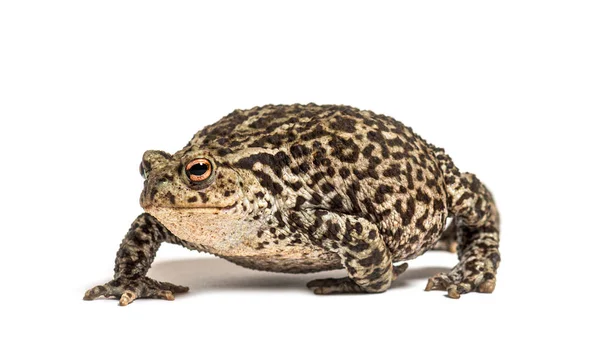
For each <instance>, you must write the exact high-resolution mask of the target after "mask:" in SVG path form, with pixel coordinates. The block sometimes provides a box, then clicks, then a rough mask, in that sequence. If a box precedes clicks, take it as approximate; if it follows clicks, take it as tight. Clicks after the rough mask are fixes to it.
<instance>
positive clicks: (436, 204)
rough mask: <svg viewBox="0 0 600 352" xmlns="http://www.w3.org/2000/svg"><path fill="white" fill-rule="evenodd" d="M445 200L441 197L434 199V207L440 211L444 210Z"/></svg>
mask: <svg viewBox="0 0 600 352" xmlns="http://www.w3.org/2000/svg"><path fill="white" fill-rule="evenodd" d="M444 208H445V207H444V202H443V201H442V200H440V199H436V200H434V201H433V209H435V210H438V211H442V210H444Z"/></svg>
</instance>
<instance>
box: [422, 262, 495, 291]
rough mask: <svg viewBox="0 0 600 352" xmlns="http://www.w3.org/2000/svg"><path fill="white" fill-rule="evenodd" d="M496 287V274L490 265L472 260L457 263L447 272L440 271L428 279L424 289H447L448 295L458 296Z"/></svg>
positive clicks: (492, 289)
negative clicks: (462, 263)
mask: <svg viewBox="0 0 600 352" xmlns="http://www.w3.org/2000/svg"><path fill="white" fill-rule="evenodd" d="M495 287H496V274H495V269H494V267H493V266H492V265H486V263H485V262H484V261H478V260H473V261H471V262H467V263H465V265H461V264H459V265H458V266H456V267H455V268H454V269H452V271H451V272H450V273H448V274H446V273H440V274H437V275H435V276H433V277H431V278H430V279H429V281H428V282H427V287H425V291H431V290H442V291H448V297H450V298H460V295H461V294H464V293H468V292H481V293H492V292H493V291H494V288H495Z"/></svg>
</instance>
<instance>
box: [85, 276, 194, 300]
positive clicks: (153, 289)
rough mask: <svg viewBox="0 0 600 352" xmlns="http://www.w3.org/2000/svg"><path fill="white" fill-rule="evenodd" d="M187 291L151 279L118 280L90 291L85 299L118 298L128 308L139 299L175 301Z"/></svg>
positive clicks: (180, 287) (187, 289) (184, 287)
mask: <svg viewBox="0 0 600 352" xmlns="http://www.w3.org/2000/svg"><path fill="white" fill-rule="evenodd" d="M187 291H189V288H188V287H186V286H179V285H174V284H171V283H169V282H161V281H156V280H153V279H151V278H149V277H143V278H141V279H137V280H132V281H130V280H124V279H116V280H111V281H109V282H108V283H106V284H104V285H98V286H96V287H94V288H91V289H89V290H88V291H87V292H86V293H85V295H84V296H83V299H84V300H86V301H91V300H93V299H95V298H98V297H100V296H104V297H117V298H119V305H120V306H126V305H128V304H129V303H131V302H133V301H134V300H135V299H137V298H160V299H166V300H168V301H172V300H174V299H175V296H174V294H175V293H183V292H187Z"/></svg>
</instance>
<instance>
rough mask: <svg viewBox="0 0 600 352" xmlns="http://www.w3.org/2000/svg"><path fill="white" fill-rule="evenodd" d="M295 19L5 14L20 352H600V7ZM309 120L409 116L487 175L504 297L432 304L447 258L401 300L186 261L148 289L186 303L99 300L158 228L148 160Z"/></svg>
mask: <svg viewBox="0 0 600 352" xmlns="http://www.w3.org/2000/svg"><path fill="white" fill-rule="evenodd" d="M288 3H289V2H285V3H284V2H273V3H270V4H267V3H262V2H261V3H259V2H257V1H248V2H246V3H229V2H224V1H220V2H218V5H217V2H211V3H206V4H199V3H198V2H177V3H175V2H155V1H140V2H129V1H103V2H94V3H92V2H83V1H71V2H67V1H52V2H50V1H43V2H42V1H40V2H37V3H35V2H30V1H11V2H9V1H5V2H2V4H1V5H0V116H1V126H0V143H1V148H2V149H1V150H2V172H1V173H0V178H1V179H0V181H1V184H2V185H3V187H2V193H1V194H2V237H3V241H2V247H1V253H2V254H1V255H0V261H1V263H0V264H1V266H0V267H1V268H2V269H1V270H2V280H1V281H0V285H1V287H2V289H1V291H0V292H2V296H1V297H2V301H1V302H0V304H2V308H1V313H0V322H1V323H2V329H1V331H2V333H1V335H2V338H1V339H0V349H1V350H3V351H16V350H28V351H31V350H65V351H90V350H91V351H95V350H103V351H106V350H109V349H110V350H145V349H147V350H159V349H160V350H172V351H181V350H210V351H212V350H214V351H220V350H227V349H231V350H257V351H258V350H278V351H279V350H283V351H286V350H315V351H326V350H332V351H333V350H335V351H337V350H357V351H358V350H364V351H373V352H375V351H383V350H402V351H410V350H416V349H418V350H436V351H441V350H443V351H449V350H461V351H465V350H484V351H487V350H492V351H496V350H497V351H507V350H511V348H512V350H514V349H515V348H518V349H519V350H521V349H523V350H536V351H537V350H543V349H546V348H549V347H552V348H556V349H568V350H577V351H583V350H592V349H594V348H597V342H596V341H593V340H592V338H593V335H592V334H593V332H594V331H596V329H592V325H594V324H595V322H593V321H588V320H587V318H595V317H597V315H598V304H597V299H596V297H595V295H596V294H597V292H598V291H597V285H598V284H597V282H598V280H597V270H595V267H596V262H597V261H596V260H595V259H596V258H597V253H598V235H600V234H599V233H598V226H597V216H598V210H600V209H599V204H600V203H599V197H600V194H599V193H600V192H599V191H598V176H597V175H598V174H597V172H596V170H597V163H598V157H599V154H598V152H599V151H600V148H598V142H597V141H598V139H597V135H598V132H599V129H598V127H597V125H596V122H597V119H598V117H599V113H600V105H599V100H598V99H599V97H600V86H599V82H600V70H599V68H600V65H599V64H598V63H599V62H600V52H599V46H598V43H599V33H600V25H599V21H598V18H599V17H600V12H599V8H598V4H597V2H593V1H589V2H584V1H563V2H559V1H538V2H535V1H502V2H494V4H490V2H481V1H468V2H463V1H458V2H457V1H452V2H446V1H441V2H429V1H427V2H412V3H411V4H399V3H398V4H392V3H391V2H390V3H382V2H369V4H368V5H367V3H366V2H364V4H362V5H358V4H355V3H351V2H349V1H344V2H337V3H334V2H331V3H329V4H323V3H317V2H311V1H302V2H298V3H297V4H295V5H291V4H288ZM311 101H313V102H316V103H344V104H349V105H354V106H357V107H360V108H364V109H370V110H374V111H376V112H380V113H384V114H387V115H391V116H394V117H396V118H398V119H400V120H402V121H403V122H404V123H406V124H407V125H409V126H412V127H413V128H414V129H415V130H416V131H417V132H418V133H419V134H421V135H422V136H424V137H425V138H426V139H427V140H428V141H430V142H433V143H435V144H437V145H439V146H443V147H445V148H446V150H447V151H448V152H449V153H450V154H451V155H452V157H453V158H454V160H455V162H456V164H457V165H458V166H459V167H460V168H461V169H462V170H464V171H472V172H475V173H477V174H478V176H479V177H480V178H481V179H482V180H483V181H484V182H485V183H486V184H487V185H488V186H489V187H490V188H491V190H492V191H493V193H494V194H495V196H496V198H497V201H498V205H499V208H500V211H501V215H502V221H503V222H502V240H501V252H502V265H501V267H500V271H499V275H498V286H497V290H496V292H494V293H493V294H492V295H482V294H469V295H466V296H463V297H462V298H461V299H460V300H458V301H455V300H451V299H448V298H446V297H444V294H443V293H441V292H423V288H424V287H425V283H426V280H427V277H428V276H429V275H431V274H433V273H435V272H436V271H438V270H439V269H449V268H450V267H451V266H452V265H454V264H455V263H456V259H455V258H454V256H452V255H450V254H446V253H433V254H432V253H429V254H426V255H425V256H423V257H421V258H419V259H417V260H415V261H413V262H411V263H410V267H409V270H408V271H407V273H406V274H405V275H403V276H402V277H401V278H400V279H399V280H398V282H397V283H396V285H395V287H394V288H393V289H391V290H390V291H388V292H387V293H384V294H381V295H363V296H355V295H353V296H333V297H319V296H314V295H312V294H311V293H310V291H308V290H307V289H305V288H304V284H305V283H306V282H307V281H308V280H309V278H312V277H315V276H316V277H328V276H330V275H333V274H331V273H320V274H318V275H312V276H293V275H281V274H268V273H258V272H252V271H249V270H245V269H242V268H239V267H236V266H234V265H233V264H230V263H227V262H224V261H222V260H219V259H214V258H212V257H208V256H205V255H201V254H197V253H192V252H188V251H187V250H185V249H182V248H178V247H173V246H169V245H165V246H163V248H161V250H160V251H159V253H158V257H157V261H156V262H155V265H154V267H153V268H152V270H151V271H150V274H151V275H152V276H153V277H154V278H156V279H163V280H169V281H172V282H174V283H178V284H183V285H189V286H191V289H192V291H191V292H190V293H189V294H185V295H179V296H177V298H176V300H175V301H174V302H166V301H155V300H143V301H136V302H134V303H133V304H132V305H130V306H129V307H126V308H121V307H118V306H117V302H116V301H115V300H98V301H94V302H84V301H83V300H82V299H81V298H82V296H83V293H84V292H85V290H86V289H88V288H90V287H91V286H93V285H95V284H99V283H103V282H105V281H107V280H109V279H110V277H111V275H112V267H113V263H114V256H115V252H116V250H117V248H118V246H119V243H120V241H121V239H122V237H123V235H124V234H125V232H126V231H127V229H128V227H129V224H130V223H131V221H132V220H133V219H134V218H135V217H136V215H138V214H139V213H140V208H139V206H138V204H137V200H138V195H139V192H140V190H141V187H142V180H141V178H140V176H139V175H138V173H137V168H138V165H139V161H140V158H141V155H142V152H143V151H144V150H146V149H164V150H166V151H170V152H174V151H176V150H178V149H179V148H181V147H182V146H184V145H185V144H186V143H187V141H188V140H189V138H190V137H191V136H192V135H193V133H194V132H196V130H198V129H200V128H201V127H203V126H205V125H206V124H208V123H212V122H214V121H216V120H217V119H219V118H220V117H222V116H223V115H225V114H227V113H229V112H230V111H231V110H233V109H235V108H250V107H252V106H255V105H262V104H265V103H294V102H303V103H307V102H311ZM334 274H335V275H334V276H337V275H340V274H343V273H334ZM594 346H595V347H594Z"/></svg>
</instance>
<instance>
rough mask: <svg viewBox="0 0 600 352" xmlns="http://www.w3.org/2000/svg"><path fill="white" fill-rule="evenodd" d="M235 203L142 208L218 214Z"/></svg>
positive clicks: (235, 203)
mask: <svg viewBox="0 0 600 352" xmlns="http://www.w3.org/2000/svg"><path fill="white" fill-rule="evenodd" d="M237 204H238V202H234V203H233V204H230V205H210V206H187V207H182V206H173V207H153V206H150V207H145V208H144V210H145V211H146V212H148V213H152V212H157V211H160V210H161V209H163V210H170V211H189V212H194V213H207V214H218V213H221V212H227V211H228V210H231V209H233V208H235V206H236V205H237Z"/></svg>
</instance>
